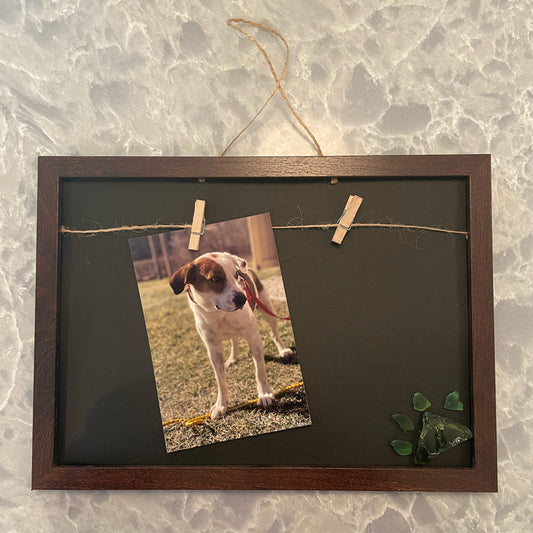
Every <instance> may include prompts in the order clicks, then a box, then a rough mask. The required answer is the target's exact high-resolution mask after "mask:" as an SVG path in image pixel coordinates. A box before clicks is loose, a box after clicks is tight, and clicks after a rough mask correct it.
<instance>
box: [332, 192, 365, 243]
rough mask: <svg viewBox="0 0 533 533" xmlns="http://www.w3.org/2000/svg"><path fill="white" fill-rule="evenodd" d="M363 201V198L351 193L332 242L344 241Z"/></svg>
mask: <svg viewBox="0 0 533 533" xmlns="http://www.w3.org/2000/svg"><path fill="white" fill-rule="evenodd" d="M362 203H363V199H362V198H361V197H360V196H356V195H355V194H353V195H350V197H349V198H348V201H347V202H346V206H345V207H344V211H343V212H342V215H341V216H340V217H339V220H338V221H337V229H336V230H335V234H334V235H333V238H332V239H331V242H334V243H335V244H341V243H342V241H343V239H344V236H345V235H346V233H348V231H350V230H351V229H352V223H353V219H354V218H355V215H356V214H357V211H358V210H359V208H360V207H361V204H362Z"/></svg>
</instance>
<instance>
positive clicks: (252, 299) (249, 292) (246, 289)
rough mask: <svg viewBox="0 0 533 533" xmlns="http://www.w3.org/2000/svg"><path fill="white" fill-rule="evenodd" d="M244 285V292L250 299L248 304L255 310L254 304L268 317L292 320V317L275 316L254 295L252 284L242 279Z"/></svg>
mask: <svg viewBox="0 0 533 533" xmlns="http://www.w3.org/2000/svg"><path fill="white" fill-rule="evenodd" d="M241 279H242V281H243V284H244V292H245V293H246V298H248V303H249V304H250V306H251V307H252V309H253V306H252V302H254V303H255V304H257V306H258V307H259V308H260V309H262V310H263V311H264V312H265V313H266V314H267V315H270V316H273V317H274V318H279V319H280V320H290V319H291V317H290V316H278V315H275V314H274V313H273V312H272V311H271V310H270V309H269V308H268V307H267V306H266V305H265V304H264V303H263V302H262V301H261V300H260V299H259V298H258V297H257V296H256V295H255V293H254V291H253V290H252V289H251V287H250V284H249V282H248V280H246V279H244V278H242V277H241Z"/></svg>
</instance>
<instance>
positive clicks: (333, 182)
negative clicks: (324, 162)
mask: <svg viewBox="0 0 533 533" xmlns="http://www.w3.org/2000/svg"><path fill="white" fill-rule="evenodd" d="M329 180H330V181H329V182H330V183H331V185H337V183H339V178H337V177H336V176H331V177H330V178H329Z"/></svg>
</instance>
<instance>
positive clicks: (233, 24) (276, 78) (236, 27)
mask: <svg viewBox="0 0 533 533" xmlns="http://www.w3.org/2000/svg"><path fill="white" fill-rule="evenodd" d="M226 24H227V25H228V26H230V27H231V28H233V29H234V30H237V31H238V32H240V33H242V34H243V35H244V36H246V37H247V38H248V39H250V41H252V42H253V43H254V44H255V45H256V46H257V48H259V51H260V52H261V53H262V54H263V57H264V58H265V60H266V62H267V64H268V66H269V68H270V72H271V73H272V76H273V77H274V81H275V82H276V85H275V86H274V89H273V90H272V92H271V93H270V94H269V95H268V98H267V99H266V100H265V103H264V104H263V105H262V106H261V108H260V109H259V111H258V112H257V113H256V114H255V115H254V116H253V117H252V119H251V120H250V121H249V122H248V124H246V126H244V128H243V129H242V130H241V131H240V132H239V133H237V135H235V137H234V138H233V139H232V140H231V142H230V143H229V144H228V145H227V146H226V148H224V150H223V151H222V153H221V154H220V157H223V156H225V155H226V153H227V152H228V150H229V149H230V148H231V147H232V146H233V145H234V144H235V142H236V141H237V140H238V139H239V137H240V136H241V135H242V134H243V133H244V132H245V131H246V130H247V129H248V128H249V127H250V126H251V124H252V123H253V122H254V121H255V119H256V118H257V117H258V116H259V115H260V114H261V113H262V112H263V110H264V109H265V107H266V106H267V105H268V103H269V102H270V100H272V98H273V97H274V95H275V94H276V93H277V92H279V94H280V95H281V96H282V98H283V100H285V103H286V104H287V107H288V108H289V110H290V112H291V113H292V114H293V116H294V118H295V119H296V120H297V121H298V123H299V124H300V126H301V127H302V128H303V129H304V130H305V132H306V133H307V135H309V137H310V138H311V140H312V141H313V143H314V145H315V148H316V150H317V152H318V155H319V156H323V155H324V154H323V153H322V148H320V144H318V141H317V140H316V137H315V136H314V135H313V133H312V132H311V130H310V129H309V128H308V127H307V125H306V124H305V123H304V121H303V120H302V118H301V117H300V115H298V113H297V112H296V110H295V109H294V107H293V106H292V104H291V103H290V101H289V98H288V96H287V94H286V93H285V91H284V89H283V87H282V85H281V82H282V81H283V78H284V77H285V73H286V72H287V66H288V64H289V45H288V43H287V41H286V40H285V38H284V37H283V35H281V33H279V32H277V31H276V30H274V29H272V28H269V27H268V26H265V25H264V24H261V23H259V22H253V21H251V20H246V19H228V20H227V21H226ZM240 24H248V25H250V26H254V27H255V28H260V29H262V30H265V31H267V32H268V33H270V34H272V35H274V36H275V37H277V38H278V39H280V41H281V42H282V43H283V45H284V46H285V63H284V64H283V70H282V71H281V74H280V75H279V76H278V73H277V72H276V69H275V68H274V65H273V64H272V61H271V60H270V57H269V56H268V53H267V52H266V50H265V49H264V48H263V47H262V46H261V44H259V41H258V40H257V39H256V38H255V37H254V36H253V35H251V34H250V33H248V32H247V31H246V30H245V29H243V28H241V26H240Z"/></svg>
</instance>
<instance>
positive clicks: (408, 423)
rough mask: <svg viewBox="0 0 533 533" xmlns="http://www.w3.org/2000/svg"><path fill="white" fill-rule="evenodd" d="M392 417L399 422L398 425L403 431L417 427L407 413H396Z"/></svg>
mask: <svg viewBox="0 0 533 533" xmlns="http://www.w3.org/2000/svg"><path fill="white" fill-rule="evenodd" d="M392 419H393V420H394V421H395V422H396V423H397V424H398V426H400V429H401V430H402V431H413V429H415V425H414V424H413V422H412V420H411V419H410V418H409V417H408V416H407V415H402V414H401V413H394V414H393V415H392Z"/></svg>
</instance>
